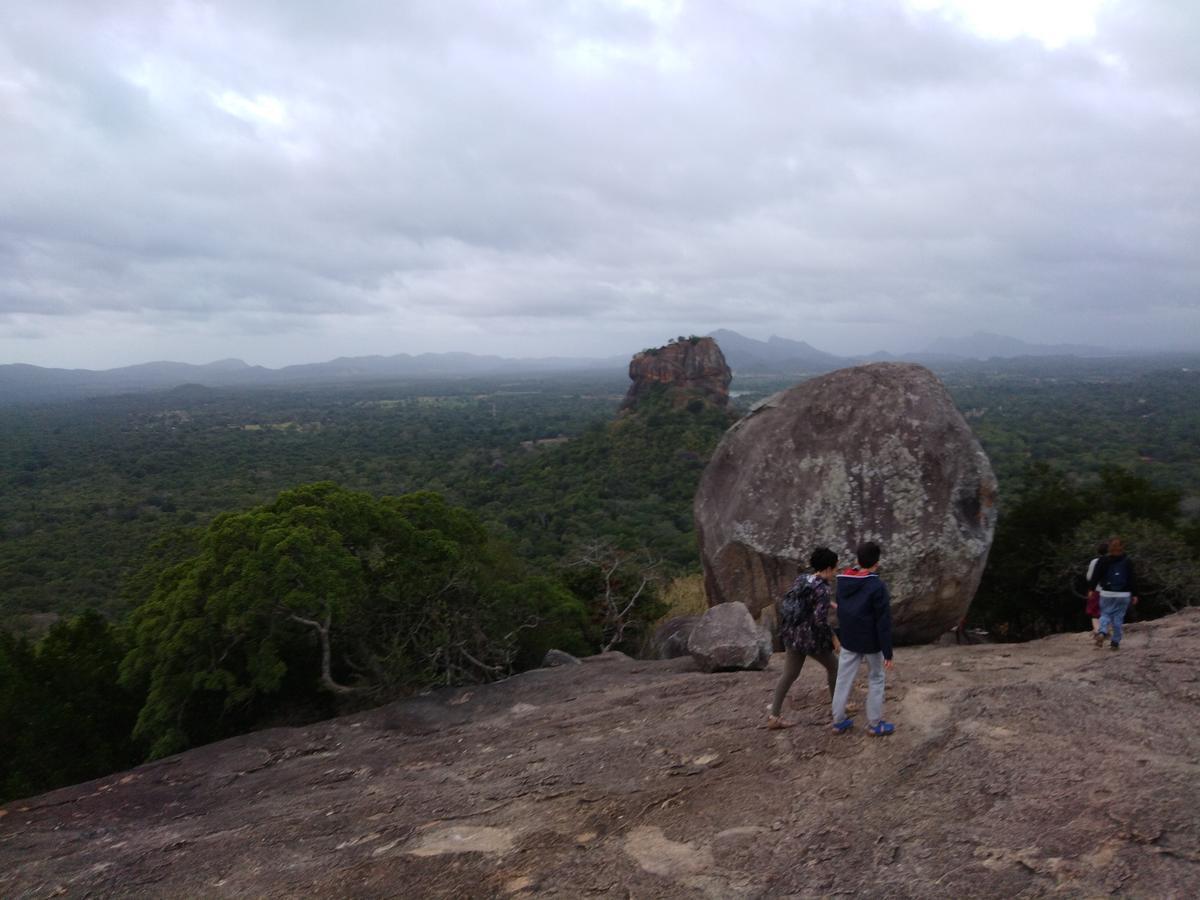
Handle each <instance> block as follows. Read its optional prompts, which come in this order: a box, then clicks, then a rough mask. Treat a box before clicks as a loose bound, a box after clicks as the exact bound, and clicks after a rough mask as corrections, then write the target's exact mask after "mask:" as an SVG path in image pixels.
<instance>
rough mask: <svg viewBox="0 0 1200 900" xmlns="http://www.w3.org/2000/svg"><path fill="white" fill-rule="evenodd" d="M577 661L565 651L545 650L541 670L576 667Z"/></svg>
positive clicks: (578, 663)
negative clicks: (556, 667)
mask: <svg viewBox="0 0 1200 900" xmlns="http://www.w3.org/2000/svg"><path fill="white" fill-rule="evenodd" d="M578 665H580V662H579V659H578V658H577V657H574V656H572V655H571V654H570V653H567V652H566V651H565V650H547V651H546V656H545V658H544V659H543V660H542V668H543V669H553V668H554V667H555V666H578Z"/></svg>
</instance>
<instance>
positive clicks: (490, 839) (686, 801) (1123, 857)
mask: <svg viewBox="0 0 1200 900" xmlns="http://www.w3.org/2000/svg"><path fill="white" fill-rule="evenodd" d="M1198 657H1200V610H1189V611H1187V612H1184V613H1180V614H1178V615H1176V616H1173V617H1171V618H1169V619H1163V620H1160V621H1158V622H1154V623H1149V624H1134V625H1132V626H1131V627H1130V628H1129V631H1128V634H1127V636H1126V639H1125V642H1124V643H1123V645H1122V647H1121V650H1120V651H1119V652H1116V653H1114V652H1110V651H1109V650H1107V649H1105V650H1096V649H1094V648H1093V646H1092V643H1091V641H1090V640H1089V639H1088V638H1087V636H1086V635H1083V634H1072V635H1061V636H1058V637H1055V638H1051V639H1048V640H1044V641H1039V642H1036V643H1031V644H1024V645H1000V644H991V645H972V646H961V647H960V646H949V647H939V646H922V647H915V648H910V649H901V650H900V651H899V652H898V653H897V654H896V668H895V670H894V671H893V672H892V673H891V674H890V675H889V680H888V698H887V704H888V705H887V715H888V718H889V719H892V720H894V721H895V722H896V723H897V726H898V727H897V731H896V733H895V734H894V735H893V736H891V737H889V738H884V739H878V738H869V737H867V736H866V735H865V734H863V733H862V732H861V730H859V729H855V730H853V731H851V732H850V733H849V734H847V735H844V736H840V737H839V736H834V735H832V734H830V733H829V732H828V730H827V729H826V727H825V726H826V724H827V719H828V716H829V712H828V706H827V699H826V689H825V684H824V677H823V673H822V672H821V670H820V667H819V666H812V667H811V671H810V667H805V670H804V672H803V673H802V674H801V677H800V679H799V681H798V682H797V684H796V686H795V687H794V688H793V689H792V695H791V697H790V698H789V701H788V704H787V706H785V709H784V713H785V715H786V717H787V718H788V719H790V720H792V721H793V722H795V723H797V724H796V727H794V728H791V729H788V730H784V731H767V730H765V729H764V728H763V727H762V725H763V721H764V717H765V713H766V705H767V703H768V700H769V698H770V694H771V690H772V687H773V684H774V681H775V679H776V677H777V676H778V673H779V669H780V667H781V665H782V658H781V657H779V656H776V657H774V658H773V660H772V662H771V666H770V668H769V669H768V670H767V671H765V672H745V671H743V672H732V673H728V674H716V675H705V674H701V673H699V672H697V671H696V670H695V668H694V666H693V664H692V662H691V661H690V660H687V659H678V660H670V661H654V662H635V661H631V660H628V659H624V660H623V659H620V658H613V659H610V660H607V661H605V662H604V663H603V664H596V663H590V664H589V663H585V664H584V665H581V666H562V667H560V668H556V669H539V670H535V671H532V672H527V673H525V674H523V675H520V676H518V677H515V678H511V679H509V680H507V681H504V682H501V683H498V684H494V685H491V686H487V687H475V688H459V689H446V690H443V691H439V692H437V693H435V694H433V695H431V696H427V697H421V698H416V699H413V700H409V701H405V702H401V703H396V704H392V705H390V706H387V707H383V708H380V709H377V710H374V711H371V712H369V713H364V714H360V715H353V716H347V717H344V718H340V719H336V720H332V721H329V722H324V723H321V724H318V725H314V726H311V727H307V728H299V729H277V730H272V731H264V732H259V733H257V734H251V735H246V736H244V737H239V738H236V739H233V740H228V741H224V742H222V743H219V744H214V745H211V746H208V747H202V748H198V749H196V750H193V751H190V752H188V753H185V754H182V755H180V756H176V757H172V758H170V759H165V760H162V761H160V762H156V763H152V764H149V765H145V766H141V767H139V768H137V769H134V770H132V771H130V772H125V773H122V774H118V775H113V776H110V777H107V778H103V779H100V780H98V781H93V782H90V783H87V784H83V785H79V786H76V787H71V788H65V789H63V790H59V791H55V792H53V793H50V794H45V795H43V796H40V797H34V798H31V799H28V800H24V801H17V802H14V803H10V804H8V805H7V806H4V807H0V896H3V897H5V898H6V900H8V898H33V897H38V898H40V897H59V896H61V897H85V896H86V897H114V896H137V897H206V898H212V897H217V898H219V897H269V898H275V897H298V896H304V897H339V898H341V897H435V898H442V897H446V898H449V897H455V898H459V897H507V896H515V897H530V896H540V897H562V898H567V897H571V898H575V897H581V896H599V897H605V896H612V897H621V898H624V897H629V896H636V897H666V898H699V897H720V898H730V897H732V898H738V897H744V898H768V897H781V896H796V897H818V896H828V895H833V894H847V895H849V894H860V895H865V896H888V897H902V898H905V897H911V898H922V900H937V898H954V900H958V898H962V897H983V898H993V897H994V898H1012V897H1027V898H1037V897H1055V898H1085V897H1097V896H1107V895H1110V894H1112V895H1118V896H1129V897H1186V896H1194V895H1195V888H1196V885H1197V884H1198V883H1200V851H1198V850H1197V847H1200V730H1197V729H1196V727H1195V726H1196V722H1197V721H1198V720H1200V672H1198V670H1197V668H1196V663H1195V661H1196V659H1197V658H1198ZM858 702H860V703H861V697H860V698H858Z"/></svg>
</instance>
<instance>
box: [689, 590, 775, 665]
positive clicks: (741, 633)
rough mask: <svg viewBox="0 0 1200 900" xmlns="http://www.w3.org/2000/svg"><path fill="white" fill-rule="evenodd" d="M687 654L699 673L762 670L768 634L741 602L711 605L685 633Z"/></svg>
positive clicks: (768, 649)
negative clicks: (727, 670)
mask: <svg viewBox="0 0 1200 900" xmlns="http://www.w3.org/2000/svg"><path fill="white" fill-rule="evenodd" d="M688 653H690V654H691V656H692V659H694V660H695V661H696V667H697V668H698V669H700V671H701V672H716V671H719V670H726V669H765V668H766V667H767V662H768V661H769V660H770V658H771V634H770V632H769V631H767V630H766V629H765V628H760V627H759V625H758V623H757V622H755V621H754V617H753V616H752V615H750V610H748V609H747V608H746V605H745V604H744V603H738V602H737V601H736V600H735V601H733V602H732V603H719V604H717V605H716V606H710V607H709V608H708V610H707V611H706V612H705V613H704V615H702V616H701V617H700V621H699V622H697V623H696V625H695V627H694V628H693V629H692V633H691V635H689V636H688Z"/></svg>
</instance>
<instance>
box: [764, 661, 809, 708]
mask: <svg viewBox="0 0 1200 900" xmlns="http://www.w3.org/2000/svg"><path fill="white" fill-rule="evenodd" d="M802 668H804V654H803V653H801V652H800V651H799V650H788V652H787V659H786V660H785V662H784V664H783V674H782V675H780V676H779V683H778V684H776V685H775V699H774V700H772V701H771V715H773V716H777V715H779V711H780V710H781V709H783V698H784V697H786V696H787V692H788V690H789V689H790V688H791V686H792V683H793V682H795V680H796V678H797V676H798V675H799V674H800V670H801V669H802Z"/></svg>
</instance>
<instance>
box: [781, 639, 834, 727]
mask: <svg viewBox="0 0 1200 900" xmlns="http://www.w3.org/2000/svg"><path fill="white" fill-rule="evenodd" d="M806 656H811V657H812V658H813V659H815V660H816V661H817V662H819V663H820V664H821V665H823V666H824V667H825V676H826V678H827V680H828V681H829V696H830V697H832V696H833V686H834V683H835V682H836V681H837V671H838V663H837V657H835V656H834V655H833V653H809V654H804V653H801V652H800V651H799V650H789V651H788V652H787V661H786V662H785V663H784V664H783V674H782V675H780V676H779V683H778V684H777V685H775V699H774V700H773V701H772V703H771V715H773V716H777V715H779V711H780V710H781V709H783V698H784V697H786V696H787V692H788V689H789V688H790V687H791V686H792V683H793V682H794V681H795V680H796V679H797V678H798V677H799V675H800V670H801V669H803V668H804V659H805V657H806Z"/></svg>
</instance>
